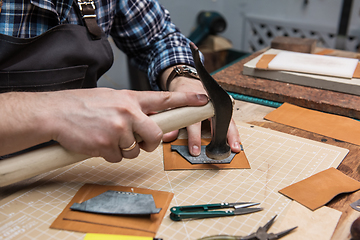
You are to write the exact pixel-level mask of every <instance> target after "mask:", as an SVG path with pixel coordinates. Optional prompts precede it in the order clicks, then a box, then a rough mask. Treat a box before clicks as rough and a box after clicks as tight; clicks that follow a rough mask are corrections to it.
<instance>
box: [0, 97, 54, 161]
mask: <svg viewBox="0 0 360 240" xmlns="http://www.w3.org/2000/svg"><path fill="white" fill-rule="evenodd" d="M46 95H47V93H26V92H10V93H3V94H0V105H1V107H0V116H2V118H1V121H0V136H1V137H0V156H2V155H5V154H9V153H13V152H16V151H19V150H23V149H26V148H28V147H31V146H34V145H37V144H40V143H43V142H47V141H49V140H51V134H50V131H49V130H48V129H47V126H48V124H47V122H46V121H47V120H46V119H48V120H50V119H49V118H47V116H46V115H47V114H48V112H47V110H46V108H44V105H45V104H50V103H46V99H47V97H46Z"/></svg>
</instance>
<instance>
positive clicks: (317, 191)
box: [279, 168, 360, 210]
mask: <svg viewBox="0 0 360 240" xmlns="http://www.w3.org/2000/svg"><path fill="white" fill-rule="evenodd" d="M358 189H360V182H358V181H356V180H354V179H352V178H350V177H348V176H346V175H345V174H343V173H342V172H340V171H339V170H337V169H336V168H329V169H327V170H325V171H322V172H319V173H317V174H315V175H313V176H311V177H309V178H306V179H304V180H302V181H300V182H297V183H294V184H292V185H290V186H288V187H286V188H283V189H281V190H280V191H279V192H280V193H282V194H284V195H285V196H287V197H289V198H291V199H293V200H295V201H297V202H299V203H301V204H302V205H304V206H305V207H308V208H309V209H311V210H316V209H317V208H319V207H321V206H323V205H325V204H326V203H328V202H329V201H330V200H331V199H333V198H334V197H335V196H336V195H338V194H340V193H349V192H354V191H356V190H358Z"/></svg>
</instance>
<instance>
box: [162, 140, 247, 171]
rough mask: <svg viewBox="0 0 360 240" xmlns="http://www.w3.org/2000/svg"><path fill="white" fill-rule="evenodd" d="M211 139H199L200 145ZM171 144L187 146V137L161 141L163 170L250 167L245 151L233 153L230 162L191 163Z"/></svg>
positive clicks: (207, 142)
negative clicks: (168, 141)
mask: <svg viewBox="0 0 360 240" xmlns="http://www.w3.org/2000/svg"><path fill="white" fill-rule="evenodd" d="M210 141H211V139H201V145H207V144H209V142H210ZM171 145H185V146H187V139H177V140H175V141H173V142H171V143H163V154H164V170H165V171H170V170H191V169H203V170H206V169H243V168H250V164H249V162H248V160H247V158H246V155H245V152H244V151H241V152H239V153H237V154H235V157H234V158H233V160H232V161H231V162H230V163H222V164H191V163H189V162H188V161H187V160H186V159H184V158H183V157H182V156H181V155H180V154H179V153H178V152H176V151H171Z"/></svg>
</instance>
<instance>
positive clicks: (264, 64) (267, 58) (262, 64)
mask: <svg viewBox="0 0 360 240" xmlns="http://www.w3.org/2000/svg"><path fill="white" fill-rule="evenodd" d="M274 57H276V54H264V55H262V57H261V58H260V60H259V61H258V62H257V63H256V68H259V69H268V65H269V63H270V62H271V60H273V59H274Z"/></svg>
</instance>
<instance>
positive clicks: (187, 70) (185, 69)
mask: <svg viewBox="0 0 360 240" xmlns="http://www.w3.org/2000/svg"><path fill="white" fill-rule="evenodd" d="M182 67H183V68H184V71H186V72H189V73H192V74H195V75H197V71H196V69H195V68H194V67H190V66H186V65H184V66H182Z"/></svg>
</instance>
